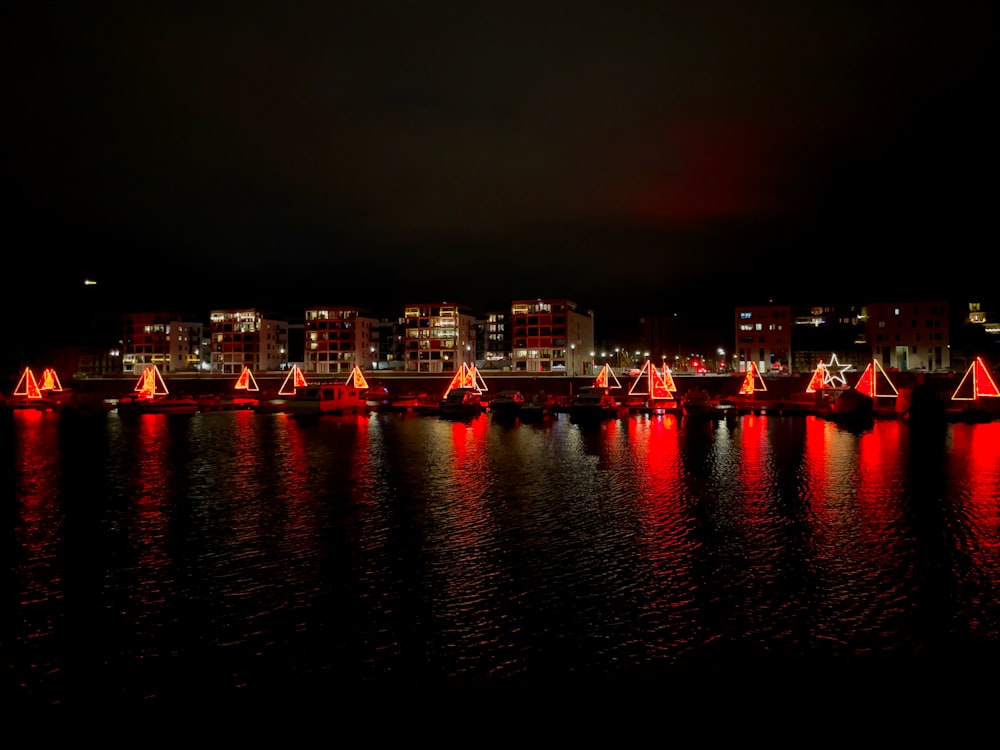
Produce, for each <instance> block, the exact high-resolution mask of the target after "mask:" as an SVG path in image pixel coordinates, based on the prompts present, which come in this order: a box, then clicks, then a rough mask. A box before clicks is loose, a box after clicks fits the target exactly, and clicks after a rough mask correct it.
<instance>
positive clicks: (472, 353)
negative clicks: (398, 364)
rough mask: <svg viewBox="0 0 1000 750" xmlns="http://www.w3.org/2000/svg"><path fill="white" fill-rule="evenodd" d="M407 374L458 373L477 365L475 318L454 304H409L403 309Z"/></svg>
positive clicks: (465, 309)
mask: <svg viewBox="0 0 1000 750" xmlns="http://www.w3.org/2000/svg"><path fill="white" fill-rule="evenodd" d="M403 319H404V321H405V325H406V328H405V334H404V335H405V338H406V347H405V353H406V368H405V369H406V371H407V372H426V373H438V372H457V371H458V369H459V368H460V367H461V366H462V364H463V363H465V364H468V365H470V366H471V365H472V364H473V363H474V362H475V361H476V356H477V351H476V343H477V341H476V316H475V314H474V313H473V311H472V309H471V308H470V307H468V306H466V305H462V304H456V303H454V302H434V303H427V304H409V305H406V306H405V307H404V308H403Z"/></svg>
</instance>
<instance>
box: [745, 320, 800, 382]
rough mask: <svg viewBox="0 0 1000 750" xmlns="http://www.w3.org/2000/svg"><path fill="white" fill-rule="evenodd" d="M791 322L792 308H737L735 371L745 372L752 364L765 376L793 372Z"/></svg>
mask: <svg viewBox="0 0 1000 750" xmlns="http://www.w3.org/2000/svg"><path fill="white" fill-rule="evenodd" d="M791 321H792V308H791V307H790V306H789V305H758V306H748V307H737V308H736V345H735V347H734V349H733V363H734V368H736V369H738V370H739V372H746V371H747V370H748V369H749V368H750V363H751V362H752V363H754V364H755V365H756V366H757V369H758V370H759V371H760V372H762V373H766V372H782V371H784V372H789V371H791V368H792V341H791V335H792V331H791Z"/></svg>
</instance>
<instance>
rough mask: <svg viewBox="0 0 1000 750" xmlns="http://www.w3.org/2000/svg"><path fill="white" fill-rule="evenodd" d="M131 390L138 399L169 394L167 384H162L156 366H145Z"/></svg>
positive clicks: (161, 378)
mask: <svg viewBox="0 0 1000 750" xmlns="http://www.w3.org/2000/svg"><path fill="white" fill-rule="evenodd" d="M132 390H133V391H135V392H136V393H138V394H139V396H138V397H139V398H144V399H145V398H153V397H155V396H166V395H167V394H169V393H170V391H168V390H167V384H166V383H164V382H163V376H162V375H160V368H158V367H157V366H156V365H146V367H145V369H143V371H142V374H141V375H139V380H138V381H136V384H135V387H134V388H133V389H132Z"/></svg>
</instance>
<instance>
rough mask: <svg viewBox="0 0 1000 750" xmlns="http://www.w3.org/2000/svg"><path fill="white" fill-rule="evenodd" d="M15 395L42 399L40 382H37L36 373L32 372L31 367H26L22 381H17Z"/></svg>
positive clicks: (22, 374)
mask: <svg viewBox="0 0 1000 750" xmlns="http://www.w3.org/2000/svg"><path fill="white" fill-rule="evenodd" d="M14 395H15V396H27V397H28V398H31V399H35V398H41V397H42V392H41V390H39V388H38V381H37V380H35V373H33V372H32V371H31V368H30V367H25V368H24V372H23V373H21V379H20V380H18V381H17V385H16V386H15V387H14Z"/></svg>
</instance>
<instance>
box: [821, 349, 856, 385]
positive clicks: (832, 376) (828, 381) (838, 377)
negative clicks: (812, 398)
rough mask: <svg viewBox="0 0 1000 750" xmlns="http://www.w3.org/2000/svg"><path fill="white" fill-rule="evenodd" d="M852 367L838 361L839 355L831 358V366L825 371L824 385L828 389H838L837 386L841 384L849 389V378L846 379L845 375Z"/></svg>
mask: <svg viewBox="0 0 1000 750" xmlns="http://www.w3.org/2000/svg"><path fill="white" fill-rule="evenodd" d="M850 369H851V366H850V365H842V364H840V363H839V362H838V361H837V355H836V354H833V355H832V356H831V357H830V362H829V364H827V365H826V367H825V368H824V370H823V385H825V386H826V387H828V388H836V387H837V386H836V385H835V384H836V383H837V382H839V383H840V384H841V385H842V386H844V387H845V388H846V387H847V378H845V377H844V373H845V372H846V371H847V370H850ZM833 370H839V372H836V373H834V372H833Z"/></svg>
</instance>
